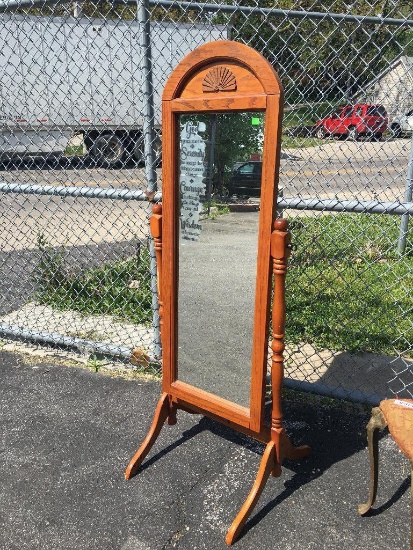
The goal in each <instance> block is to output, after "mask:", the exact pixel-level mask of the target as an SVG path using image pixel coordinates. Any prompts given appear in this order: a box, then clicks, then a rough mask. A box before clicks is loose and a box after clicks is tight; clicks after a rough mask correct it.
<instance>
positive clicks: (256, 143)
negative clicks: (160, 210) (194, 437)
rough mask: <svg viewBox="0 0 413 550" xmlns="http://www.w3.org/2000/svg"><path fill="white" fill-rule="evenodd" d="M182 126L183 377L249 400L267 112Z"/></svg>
mask: <svg viewBox="0 0 413 550" xmlns="http://www.w3.org/2000/svg"><path fill="white" fill-rule="evenodd" d="M178 129H179V140H178V143H179V209H178V212H179V239H178V265H179V275H178V379H179V380H181V381H183V382H186V383H188V384H191V385H192V386H195V387H197V388H199V389H202V390H204V391H207V392H209V393H212V394H214V395H217V396H219V397H222V398H224V399H226V400H228V401H231V402H234V403H236V404H238V405H241V406H243V407H249V406H250V391H251V387H250V381H251V361H252V345H253V325H254V302H255V286H256V271H257V249H258V216H259V212H258V205H259V200H260V192H261V167H262V160H261V159H262V147H263V135H264V134H263V132H264V113H262V112H243V113H238V112H232V113H231V112H230V113H224V114H203V115H201V114H191V115H179V124H178ZM249 207H250V208H249ZM248 210H251V211H248Z"/></svg>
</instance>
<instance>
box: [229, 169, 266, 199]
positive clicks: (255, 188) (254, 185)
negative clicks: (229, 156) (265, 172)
mask: <svg viewBox="0 0 413 550" xmlns="http://www.w3.org/2000/svg"><path fill="white" fill-rule="evenodd" d="M261 172H262V161H261V160H249V161H248V162H243V163H241V164H240V163H239V162H237V163H236V164H235V165H234V169H233V172H232V176H231V179H230V180H229V182H228V194H229V195H230V196H231V195H239V196H242V195H247V196H248V197H259V196H260V194H261Z"/></svg>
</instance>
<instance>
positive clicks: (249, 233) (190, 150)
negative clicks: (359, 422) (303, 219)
mask: <svg viewBox="0 0 413 550" xmlns="http://www.w3.org/2000/svg"><path fill="white" fill-rule="evenodd" d="M282 99H283V96H282V88H281V84H280V82H279V79H278V77H277V74H276V73H275V71H274V69H273V68H272V66H271V65H270V64H269V63H268V61H266V60H265V59H264V58H263V57H262V56H261V54H259V53H257V52H256V51H255V50H253V49H251V48H249V47H248V46H245V45H242V44H239V43H237V42H232V41H217V42H211V43H209V44H205V45H203V46H200V47H199V48H197V49H196V50H194V51H193V52H191V53H190V54H189V55H188V56H187V57H186V58H185V59H184V60H183V61H182V62H181V63H180V64H179V65H178V66H177V67H176V69H175V70H174V71H173V73H172V74H171V76H170V78H169V79H168V81H167V83H166V86H165V89H164V93H163V98H162V142H163V155H162V162H163V168H162V170H163V188H162V196H163V199H162V205H160V204H155V205H154V206H153V214H152V217H151V221H150V227H151V233H152V237H153V239H154V242H155V252H156V257H157V266H158V291H159V304H160V318H161V339H162V349H163V371H162V395H161V397H160V400H159V403H158V406H157V409H156V411H155V417H154V419H153V422H152V425H151V428H150V430H149V433H148V435H147V437H146V439H145V440H144V442H143V443H142V445H141V447H140V448H139V449H138V451H137V452H136V454H135V455H134V457H133V458H132V460H131V461H130V463H129V465H128V467H127V470H126V473H125V477H126V478H127V479H129V478H131V477H132V476H133V475H134V474H136V473H137V471H138V469H139V466H140V465H141V463H142V461H143V459H144V458H145V456H146V455H147V453H148V452H149V450H150V449H151V447H152V445H153V443H154V441H155V440H156V438H157V436H158V434H159V432H160V430H161V428H162V426H163V424H164V423H165V421H167V422H168V424H174V423H176V412H177V410H178V409H181V410H183V411H187V412H191V413H198V414H202V415H205V416H208V417H210V418H212V419H214V420H217V421H219V422H222V423H224V424H225V425H227V426H230V427H231V428H233V429H235V430H238V431H239V432H242V433H244V434H247V435H248V436H251V437H252V438H255V439H256V440H258V441H260V442H262V443H264V444H265V445H266V448H265V451H264V454H263V456H262V459H261V464H260V467H259V470H258V474H257V477H256V480H255V483H254V485H253V487H252V489H251V491H250V494H249V495H248V497H247V499H246V501H245V503H244V505H243V506H242V508H241V510H240V512H239V514H238V515H237V517H236V518H235V520H234V521H233V523H232V525H231V527H230V529H229V531H228V534H227V537H226V542H227V544H228V545H231V544H232V543H233V542H234V541H235V540H236V538H237V537H238V536H239V534H240V532H241V530H242V528H243V525H244V524H245V522H246V521H247V519H248V516H249V515H250V513H251V511H252V509H253V507H254V505H255V504H256V502H257V500H258V498H259V496H260V494H261V492H262V490H263V488H264V486H265V483H266V481H267V479H268V477H269V475H273V476H279V475H280V474H281V464H282V461H283V459H301V458H303V457H304V456H307V455H308V454H309V451H310V449H309V447H307V446H302V447H293V445H292V444H291V442H290V440H289V439H288V436H287V435H286V433H285V430H284V428H283V423H282V412H281V387H282V380H283V351H284V325H285V274H286V268H287V258H288V255H289V248H290V235H289V233H288V231H287V222H286V221H285V220H283V219H278V220H275V217H276V203H277V183H278V171H279V159H280V137H281V119H282ZM231 147H232V148H234V147H235V149H236V150H237V153H238V154H239V159H238V160H243V159H246V156H247V155H248V154H249V151H250V149H251V147H257V148H260V150H261V152H262V155H261V158H262V163H261V162H259V163H258V165H259V167H260V168H261V164H262V169H261V175H260V177H261V182H260V189H259V195H260V208H259V214H258V213H257V214H256V216H255V219H252V220H251V219H248V217H246V218H243V216H242V215H241V216H240V215H238V216H237V215H235V213H234V214H232V213H231V212H230V213H229V214H223V215H221V216H217V217H216V218H215V219H211V218H208V219H202V218H200V211H201V210H202V202H204V204H205V201H206V202H208V199H210V186H209V184H208V181H209V182H210V181H211V174H212V172H214V173H215V174H216V173H217V171H218V172H219V164H220V161H221V160H222V156H223V155H225V154H226V155H227V156H228V151H229V150H230V149H231ZM245 164H246V166H245V168H246V169H245V181H244V180H243V179H242V181H240V182H239V185H244V188H243V190H242V189H241V190H240V194H242V193H243V192H248V189H251V182H252V180H251V177H252V176H251V173H250V174H248V169H249V166H248V163H247V162H246V163H245ZM251 166H252V167H254V163H253V162H252V163H251ZM240 173H242V170H240ZM218 175H220V174H219V173H218ZM221 175H222V174H221ZM248 178H250V179H249V180H248ZM218 184H219V183H218ZM234 184H236V182H234ZM234 190H236V188H235V187H234ZM243 220H244V221H243ZM274 220H275V221H274ZM247 222H248V223H247ZM272 287H273V288H274V298H273V307H272V344H271V350H272V357H271V387H272V413H271V423H270V425H267V424H266V423H265V421H264V405H265V389H266V374H267V364H268V339H269V327H270V315H271V303H270V302H271V291H272ZM201 335H202V337H201Z"/></svg>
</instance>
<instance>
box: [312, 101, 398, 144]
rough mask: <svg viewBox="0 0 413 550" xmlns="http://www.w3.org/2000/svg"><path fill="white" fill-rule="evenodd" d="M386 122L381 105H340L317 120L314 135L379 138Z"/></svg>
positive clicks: (384, 111)
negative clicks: (334, 111) (326, 115)
mask: <svg viewBox="0 0 413 550" xmlns="http://www.w3.org/2000/svg"><path fill="white" fill-rule="evenodd" d="M388 123H389V119H388V116H387V113H386V109H385V108H384V107H383V105H373V104H371V103H358V104H357V105H346V106H345V107H341V108H340V109H339V110H338V111H337V112H336V113H333V114H332V115H331V116H328V117H326V118H323V119H322V120H319V121H318V122H317V124H316V126H315V135H316V136H317V137H318V138H324V137H326V136H345V137H348V139H351V140H353V141H355V140H356V139H358V137H359V136H362V135H364V136H369V137H374V138H376V139H380V138H381V136H382V135H383V133H384V132H385V131H386V130H387V128H388Z"/></svg>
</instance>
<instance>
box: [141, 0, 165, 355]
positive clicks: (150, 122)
mask: <svg viewBox="0 0 413 550" xmlns="http://www.w3.org/2000/svg"><path fill="white" fill-rule="evenodd" d="M136 11H137V18H138V23H139V30H140V33H139V35H140V49H141V52H142V59H141V62H142V73H143V90H142V91H143V139H144V146H145V155H144V156H145V176H146V181H147V192H148V194H151V195H152V194H154V193H156V191H157V173H156V151H155V139H156V135H155V128H154V124H155V109H154V104H153V78H152V55H151V22H150V17H149V16H150V11H149V2H148V0H137V6H136ZM149 254H150V271H151V292H152V312H153V317H152V326H153V344H154V356H155V357H161V355H162V351H161V335H160V324H159V304H158V293H157V281H156V271H157V270H156V255H155V246H154V242H153V239H152V238H150V241H149Z"/></svg>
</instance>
